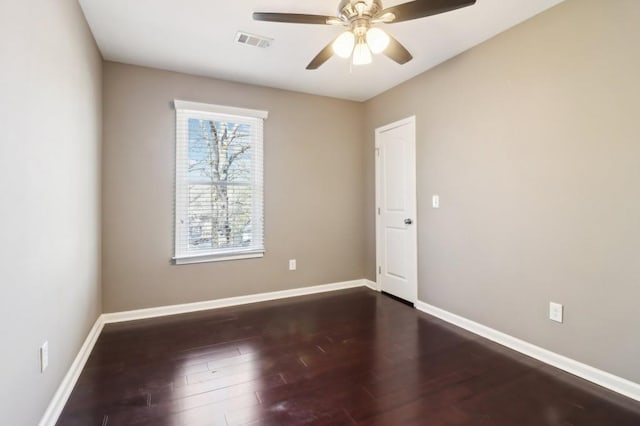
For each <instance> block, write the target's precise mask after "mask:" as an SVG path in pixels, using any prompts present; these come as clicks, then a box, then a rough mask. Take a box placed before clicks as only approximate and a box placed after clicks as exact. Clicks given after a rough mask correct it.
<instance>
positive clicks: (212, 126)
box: [188, 118, 253, 250]
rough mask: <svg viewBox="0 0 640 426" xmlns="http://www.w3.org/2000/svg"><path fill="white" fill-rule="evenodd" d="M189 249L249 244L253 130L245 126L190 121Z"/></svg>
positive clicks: (230, 122) (208, 121) (250, 236)
mask: <svg viewBox="0 0 640 426" xmlns="http://www.w3.org/2000/svg"><path fill="white" fill-rule="evenodd" d="M188 125H189V136H188V138H189V140H188V143H189V146H188V162H189V165H188V182H189V206H188V221H189V246H190V247H191V248H197V249H208V250H210V249H224V248H235V247H243V246H249V245H250V244H251V238H252V233H251V221H252V207H253V200H252V154H253V152H252V145H251V136H252V129H251V126H250V125H249V124H247V123H241V122H237V123H236V122H233V121H217V120H206V119H196V118H191V119H189V124H188Z"/></svg>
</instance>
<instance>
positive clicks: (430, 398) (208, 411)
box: [58, 289, 640, 426]
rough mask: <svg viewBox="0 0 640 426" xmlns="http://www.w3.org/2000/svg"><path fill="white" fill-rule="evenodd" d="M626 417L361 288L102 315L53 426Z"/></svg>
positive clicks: (499, 350) (552, 372) (537, 366)
mask: <svg viewBox="0 0 640 426" xmlns="http://www.w3.org/2000/svg"><path fill="white" fill-rule="evenodd" d="M244 424H259V425H355V424H363V425H364V424H369V425H392V426H395V425H412V424H415V425H425V424H428V425H430V426H434V425H474V426H476V425H477V426H480V425H482V426H489V425H491V426H495V425H536V426H537V425H554V426H555V425H563V426H567V425H589V426H591V425H602V426H604V425H607V426H609V425H615V426H618V425H620V426H631V425H633V426H637V425H640V403H638V402H636V401H633V400H631V399H628V398H625V397H623V396H621V395H618V394H615V393H613V392H610V391H608V390H606V389H603V388H600V387H598V386H596V385H594V384H592V383H589V382H586V381H584V380H581V379H579V378H576V377H574V376H571V375H569V374H567V373H565V372H562V371H560V370H557V369H555V368H553V367H550V366H547V365H544V364H542V363H541V362H539V361H537V360H534V359H532V358H529V357H527V356H525V355H522V354H519V353H516V352H514V351H511V350H510V349H507V348H505V347H502V346H499V345H497V344H495V343H492V342H489V341H487V340H485V339H482V338H480V337H479V336H476V335H473V334H471V333H469V332H467V331H465V330H462V329H459V328H457V327H455V326H453V325H451V324H446V323H444V322H442V321H440V320H438V319H436V318H433V317H431V316H429V315H426V314H424V313H421V312H418V311H417V310H415V309H412V308H410V307H408V306H406V305H404V304H401V303H399V302H397V301H395V300H392V299H390V298H388V297H385V296H383V295H381V294H379V293H376V292H372V291H370V290H366V289H352V290H345V291H338V292H332V293H326V294H316V295H310V296H304V297H298V298H290V299H285V300H278V301H270V302H264V303H256V304H251V305H245V306H238V307H232V308H224V309H218V310H212V311H202V312H195V313H190V314H184V315H174V316H170V317H162V318H153V319H147V320H140V321H131V322H127V323H118V324H109V325H107V326H105V328H104V330H103V333H102V334H101V336H100V337H99V339H98V340H97V342H96V345H95V347H94V349H93V352H92V353H91V355H90V357H89V359H88V362H87V364H86V366H85V368H84V370H83V372H82V374H81V375H80V378H79V380H78V382H77V384H76V386H75V388H74V390H73V392H72V394H71V396H70V398H69V400H68V402H67V404H66V406H65V408H64V410H63V412H62V414H61V416H60V418H59V420H58V425H61V426H68V425H82V426H87V425H98V426H113V425H154V426H162V425H167V426H211V425H216V426H217V425H220V426H227V425H244Z"/></svg>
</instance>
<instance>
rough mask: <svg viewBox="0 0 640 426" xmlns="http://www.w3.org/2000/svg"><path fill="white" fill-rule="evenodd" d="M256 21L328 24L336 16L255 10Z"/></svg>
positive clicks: (254, 17)
mask: <svg viewBox="0 0 640 426" xmlns="http://www.w3.org/2000/svg"><path fill="white" fill-rule="evenodd" d="M253 19H254V20H256V21H268V22H285V23H289V24H320V25H327V24H329V20H335V19H336V17H335V16H324V15H305V14H301V13H269V12H253Z"/></svg>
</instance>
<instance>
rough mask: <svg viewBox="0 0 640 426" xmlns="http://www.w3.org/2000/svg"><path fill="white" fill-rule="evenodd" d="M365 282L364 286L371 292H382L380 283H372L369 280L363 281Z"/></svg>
mask: <svg viewBox="0 0 640 426" xmlns="http://www.w3.org/2000/svg"><path fill="white" fill-rule="evenodd" d="M363 281H364V285H365V286H366V287H369V288H370V289H371V290H373V291H380V290H379V289H378V283H376V282H375V281H371V280H367V279H365V280H363Z"/></svg>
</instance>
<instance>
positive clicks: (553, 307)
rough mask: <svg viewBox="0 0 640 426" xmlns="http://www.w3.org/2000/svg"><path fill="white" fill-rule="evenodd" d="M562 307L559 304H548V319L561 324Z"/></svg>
mask: <svg viewBox="0 0 640 426" xmlns="http://www.w3.org/2000/svg"><path fill="white" fill-rule="evenodd" d="M563 310H564V307H563V306H562V305H561V304H560V303H554V302H549V319H550V320H551V321H555V322H562V316H563V315H562V314H563Z"/></svg>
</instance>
